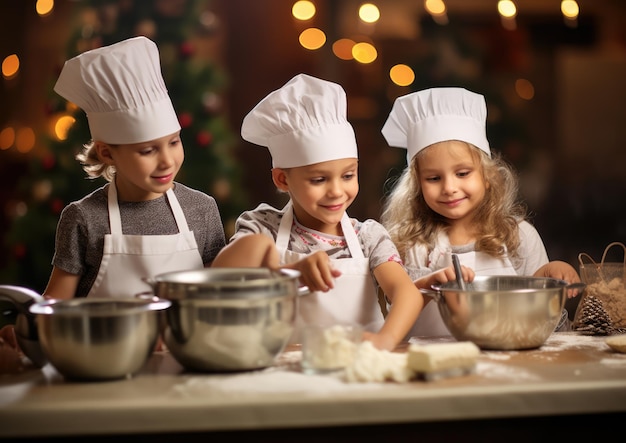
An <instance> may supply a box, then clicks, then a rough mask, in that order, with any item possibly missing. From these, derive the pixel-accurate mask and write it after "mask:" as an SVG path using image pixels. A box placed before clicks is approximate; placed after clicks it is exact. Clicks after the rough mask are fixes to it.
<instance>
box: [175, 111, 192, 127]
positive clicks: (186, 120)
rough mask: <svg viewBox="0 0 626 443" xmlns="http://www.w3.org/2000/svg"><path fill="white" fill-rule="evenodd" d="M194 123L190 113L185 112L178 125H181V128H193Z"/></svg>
mask: <svg viewBox="0 0 626 443" xmlns="http://www.w3.org/2000/svg"><path fill="white" fill-rule="evenodd" d="M192 122H193V118H192V117H191V114H189V113H188V112H183V113H182V114H180V115H179V116H178V123H180V126H181V128H188V127H189V126H191V123H192Z"/></svg>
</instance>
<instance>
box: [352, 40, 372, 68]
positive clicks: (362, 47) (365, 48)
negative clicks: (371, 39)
mask: <svg viewBox="0 0 626 443" xmlns="http://www.w3.org/2000/svg"><path fill="white" fill-rule="evenodd" d="M352 56H353V57H354V59H355V60H356V61H357V62H359V63H363V64H367V63H372V62H373V61H374V60H376V58H377V57H378V51H376V48H375V47H374V45H371V44H370V43H367V42H360V43H357V44H355V45H354V46H353V47H352Z"/></svg>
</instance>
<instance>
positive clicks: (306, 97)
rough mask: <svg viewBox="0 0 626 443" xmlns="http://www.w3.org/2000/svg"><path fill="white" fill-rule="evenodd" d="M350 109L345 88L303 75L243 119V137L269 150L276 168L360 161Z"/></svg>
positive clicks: (265, 99) (273, 94)
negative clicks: (348, 114)
mask: <svg viewBox="0 0 626 443" xmlns="http://www.w3.org/2000/svg"><path fill="white" fill-rule="evenodd" d="M347 107H348V106H347V100H346V93H345V91H344V90H343V88H342V87H341V86H339V85H338V84H336V83H333V82H329V81H326V80H321V79H319V78H315V77H312V76H309V75H306V74H298V75H296V76H295V77H293V78H292V79H291V80H289V81H288V82H287V83H286V84H285V85H284V86H283V87H281V88H280V89H277V90H276V91H273V92H271V93H270V94H268V95H267V96H266V97H265V98H264V99H262V100H261V101H260V102H259V103H258V104H257V105H256V106H255V107H254V108H253V109H252V110H251V111H250V112H249V113H248V115H246V116H245V117H244V119H243V123H242V125H241V136H242V137H243V138H244V140H246V141H249V142H251V143H254V144H257V145H260V146H265V147H267V148H268V149H269V151H270V154H271V156H272V166H273V167H275V168H293V167H298V166H306V165H312V164H315V163H321V162H325V161H330V160H338V159H342V158H358V151H357V144H356V137H355V134H354V129H353V128H352V125H351V124H350V123H349V122H348V120H347V117H346V113H347Z"/></svg>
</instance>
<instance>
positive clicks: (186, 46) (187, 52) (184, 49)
mask: <svg viewBox="0 0 626 443" xmlns="http://www.w3.org/2000/svg"><path fill="white" fill-rule="evenodd" d="M179 51H180V56H181V58H183V59H185V58H189V57H191V56H192V55H193V52H194V51H193V45H192V44H191V43H189V42H183V43H181V45H180V47H179Z"/></svg>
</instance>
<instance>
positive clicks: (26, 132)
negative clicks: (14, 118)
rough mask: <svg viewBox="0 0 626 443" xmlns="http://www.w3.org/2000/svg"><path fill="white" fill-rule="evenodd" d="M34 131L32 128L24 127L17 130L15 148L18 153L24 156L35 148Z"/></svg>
mask: <svg viewBox="0 0 626 443" xmlns="http://www.w3.org/2000/svg"><path fill="white" fill-rule="evenodd" d="M35 140H36V137H35V131H33V128H29V127H24V128H20V129H18V130H17V134H16V135H15V147H16V148H17V150H18V152H21V153H22V154H26V153H28V152H30V151H31V150H32V149H33V148H34V147H35Z"/></svg>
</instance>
